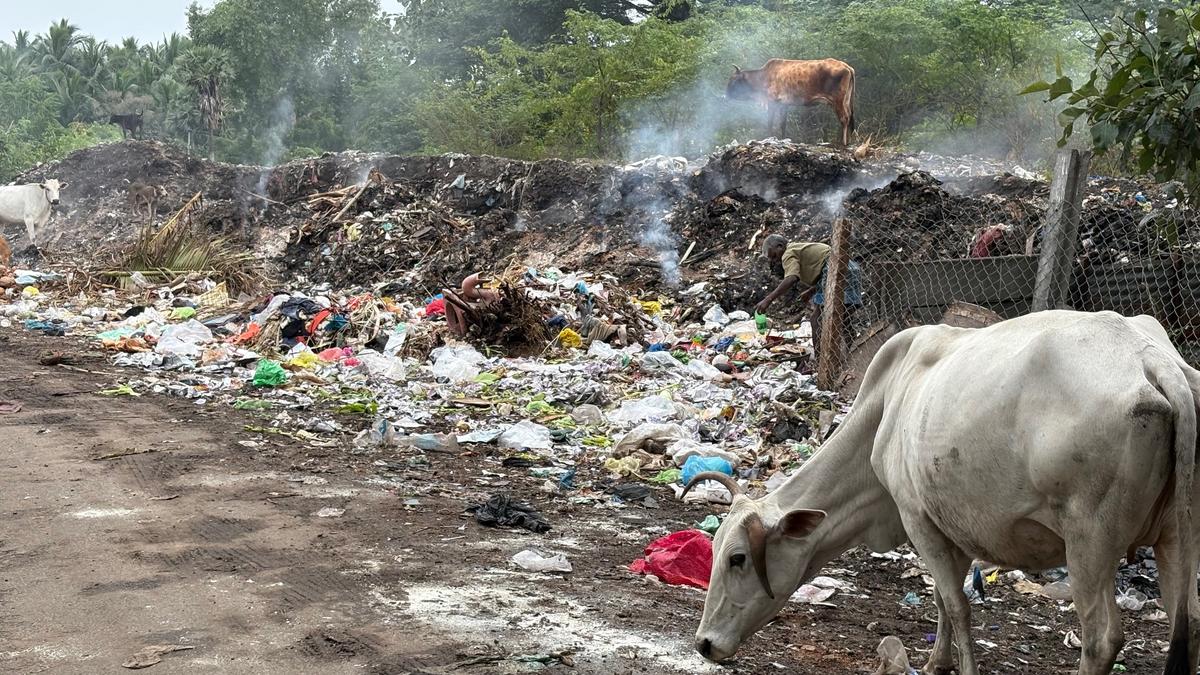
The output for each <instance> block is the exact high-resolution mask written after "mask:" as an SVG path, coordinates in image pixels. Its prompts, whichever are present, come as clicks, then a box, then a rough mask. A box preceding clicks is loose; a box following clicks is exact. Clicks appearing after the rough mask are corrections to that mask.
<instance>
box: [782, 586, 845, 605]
mask: <svg viewBox="0 0 1200 675" xmlns="http://www.w3.org/2000/svg"><path fill="white" fill-rule="evenodd" d="M834 593H837V589H834V588H821V587H819V586H813V585H812V584H804V585H803V586H801V587H800V588H797V589H796V592H795V593H793V594H792V597H791V601H792V602H798V603H800V604H802V605H820V604H825V603H826V601H827V600H829V599H830V598H832V597H833V594H834Z"/></svg>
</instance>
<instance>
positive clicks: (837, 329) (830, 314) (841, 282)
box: [813, 218, 850, 391]
mask: <svg viewBox="0 0 1200 675" xmlns="http://www.w3.org/2000/svg"><path fill="white" fill-rule="evenodd" d="M831 245H832V250H831V251H830V252H829V262H828V263H827V264H828V271H827V273H826V275H825V307H824V308H823V310H822V313H821V334H820V335H814V336H813V339H814V340H820V345H821V353H820V358H819V360H818V362H817V386H818V387H820V388H821V389H824V390H826V391H830V390H832V389H834V388H835V387H836V386H837V380H838V377H839V376H840V375H841V374H842V360H843V359H842V342H843V333H844V332H845V331H844V330H843V329H844V327H845V324H844V317H845V316H846V305H845V295H846V270H847V269H848V268H849V267H850V221H848V220H846V219H845V218H838V219H837V220H835V221H833V241H832V242H831Z"/></svg>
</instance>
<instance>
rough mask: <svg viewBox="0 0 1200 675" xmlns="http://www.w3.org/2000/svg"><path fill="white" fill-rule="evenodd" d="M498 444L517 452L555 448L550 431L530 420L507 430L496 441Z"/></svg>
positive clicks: (518, 423)
mask: <svg viewBox="0 0 1200 675" xmlns="http://www.w3.org/2000/svg"><path fill="white" fill-rule="evenodd" d="M496 444H497V445H499V446H500V447H502V448H513V449H515V450H527V449H529V450H549V449H550V448H551V447H552V446H553V443H552V442H551V440H550V430H549V429H547V428H546V427H544V426H542V425H540V424H538V423H536V422H530V421H529V420H521V421H520V422H517V423H516V424H514V425H512V426H511V427H509V428H507V429H505V430H504V433H502V434H500V437H499V438H497V439H496Z"/></svg>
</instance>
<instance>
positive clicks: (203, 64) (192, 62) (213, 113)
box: [175, 45, 233, 159]
mask: <svg viewBox="0 0 1200 675" xmlns="http://www.w3.org/2000/svg"><path fill="white" fill-rule="evenodd" d="M175 67H176V68H177V69H178V72H179V77H180V79H181V80H182V81H183V82H184V83H185V84H186V85H188V86H189V87H191V88H192V89H193V90H195V92H196V107H197V109H198V110H199V112H200V120H201V123H202V124H203V125H204V127H205V128H206V129H207V130H208V156H209V158H210V159H212V158H213V153H214V148H213V138H214V137H215V136H216V134H217V131H219V130H220V129H221V122H222V119H223V117H224V114H225V100H224V99H223V98H222V97H221V86H222V85H223V84H224V83H225V82H226V81H227V80H229V79H230V78H231V77H233V66H232V65H231V64H230V58H229V54H228V53H227V52H226V51H225V50H223V49H221V48H220V47H214V46H212V45H193V46H191V47H188V48H187V50H185V51H184V52H183V53H182V54H180V55H179V58H178V59H177V60H176V62H175Z"/></svg>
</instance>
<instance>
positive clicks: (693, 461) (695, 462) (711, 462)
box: [681, 455, 733, 485]
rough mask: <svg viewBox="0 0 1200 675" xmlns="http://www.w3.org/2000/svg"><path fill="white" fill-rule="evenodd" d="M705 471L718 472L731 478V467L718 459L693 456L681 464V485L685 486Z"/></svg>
mask: <svg viewBox="0 0 1200 675" xmlns="http://www.w3.org/2000/svg"><path fill="white" fill-rule="evenodd" d="M705 471H719V472H721V473H724V474H728V475H730V476H732V475H733V465H731V464H730V463H729V462H727V461H725V460H724V459H721V458H720V457H700V456H698V455H693V456H692V457H689V458H688V460H687V461H686V462H684V464H683V474H682V475H681V479H682V480H683V484H684V485H687V484H688V483H689V482H691V480H692V478H693V477H695V476H696V474H699V473H702V472H705Z"/></svg>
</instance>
